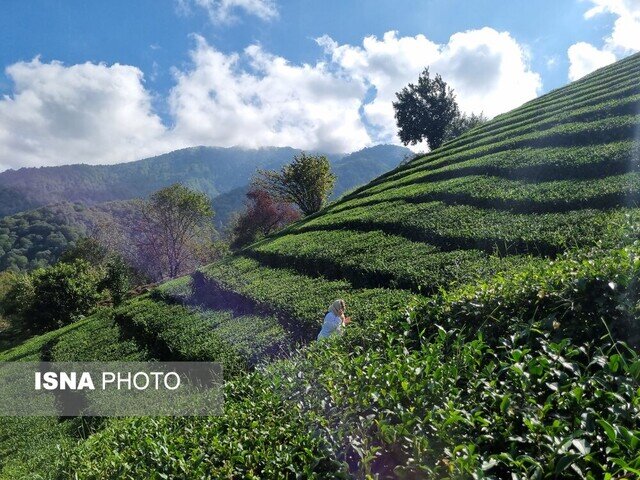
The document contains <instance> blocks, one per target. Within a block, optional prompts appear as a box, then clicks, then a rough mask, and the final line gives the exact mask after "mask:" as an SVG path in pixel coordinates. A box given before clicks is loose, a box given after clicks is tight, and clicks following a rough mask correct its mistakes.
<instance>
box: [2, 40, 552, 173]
mask: <svg viewBox="0 0 640 480" xmlns="http://www.w3.org/2000/svg"><path fill="white" fill-rule="evenodd" d="M194 39H195V46H194V48H193V49H192V51H191V52H190V56H191V57H190V58H191V61H190V62H189V64H188V65H186V66H184V67H181V68H180V69H177V68H175V69H174V71H173V74H174V78H175V84H174V86H173V88H172V89H171V91H170V93H169V95H168V98H166V99H164V101H166V106H167V108H166V110H167V112H168V114H167V119H166V123H167V124H164V123H163V121H162V120H161V119H160V118H159V116H158V115H157V114H156V113H155V112H154V111H153V108H152V103H151V97H152V95H151V93H150V92H149V91H147V90H146V89H145V86H144V78H143V74H142V72H141V71H140V70H139V69H138V68H136V67H133V66H126V65H119V64H115V65H111V66H107V65H105V64H92V63H85V64H80V65H71V66H66V65H63V64H62V63H60V62H55V61H53V62H51V63H43V62H41V61H40V59H38V58H36V59H34V60H32V61H30V62H19V63H16V64H14V65H12V66H10V67H9V68H8V69H7V75H8V77H9V78H10V79H11V80H12V81H13V83H14V89H13V92H12V93H11V95H10V96H5V97H4V98H0V169H4V168H9V167H18V166H29V165H59V164H67V163H80V162H84V163H116V162H123V161H129V160H134V159H137V158H142V157H145V156H150V155H154V154H158V153H162V152H166V151H169V150H171V149H176V148H182V147H187V146H195V145H216V146H235V145H237V146H242V147H247V148H255V147H262V146H291V147H296V148H302V149H305V150H318V151H324V152H349V151H354V150H358V149H360V148H363V147H366V146H370V145H372V144H376V143H386V142H393V143H399V140H398V138H397V136H396V125H395V119H394V112H393V106H392V101H393V100H394V99H395V92H397V91H399V90H400V89H401V88H402V87H404V86H405V85H407V84H408V83H409V82H415V81H416V80H417V78H418V75H419V73H420V72H421V71H422V70H423V69H424V68H425V67H430V68H431V71H432V73H434V74H435V73H440V74H442V76H443V77H444V78H445V80H446V81H447V82H448V83H450V84H451V85H452V87H453V88H455V90H456V94H457V98H458V102H459V104H460V106H461V109H462V110H463V111H465V112H469V113H470V112H475V113H479V112H481V111H482V112H484V113H485V114H486V115H489V116H492V115H495V114H497V113H501V112H504V111H507V110H509V109H511V108H513V107H516V106H517V105H519V104H521V103H523V102H525V101H527V100H529V99H531V98H533V97H535V96H536V94H537V93H538V92H539V90H540V88H541V81H540V76H539V75H538V74H537V73H535V72H532V71H531V69H530V67H529V60H528V56H527V53H526V50H525V48H523V47H522V46H521V45H519V44H518V43H517V42H516V40H515V39H513V37H511V36H510V35H509V34H508V33H506V32H497V31H495V30H493V29H490V28H484V29H481V30H473V31H468V32H462V33H457V34H455V35H453V36H452V37H451V38H450V39H449V41H448V42H447V43H446V44H437V43H435V42H433V41H431V40H429V39H428V38H426V37H425V36H424V35H416V36H408V37H401V36H399V35H398V34H397V33H396V32H387V33H385V34H384V35H383V36H382V38H377V37H375V36H369V37H366V38H364V39H363V41H362V44H360V45H351V44H342V45H341V44H339V43H338V42H336V41H335V40H333V39H332V38H330V37H327V36H324V37H322V38H319V39H317V43H318V44H319V45H320V46H321V47H322V48H323V50H324V55H322V52H321V51H319V52H318V54H319V59H318V60H317V61H315V62H312V63H303V64H294V63H291V62H289V61H288V60H287V59H286V58H284V57H281V56H278V55H274V54H272V53H270V52H268V51H266V50H265V49H264V48H263V47H261V46H260V45H257V44H254V45H250V46H248V47H247V48H246V49H244V50H243V51H240V52H230V53H225V52H222V51H220V50H218V49H216V48H215V46H212V45H210V44H209V43H207V42H206V41H205V40H204V39H203V38H202V37H199V36H194ZM151 74H153V72H151ZM168 125H170V126H168ZM421 147H423V146H418V148H421Z"/></svg>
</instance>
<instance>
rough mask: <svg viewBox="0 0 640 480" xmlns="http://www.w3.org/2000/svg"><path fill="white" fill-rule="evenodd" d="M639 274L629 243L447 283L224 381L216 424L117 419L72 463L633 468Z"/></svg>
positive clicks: (412, 472)
mask: <svg viewBox="0 0 640 480" xmlns="http://www.w3.org/2000/svg"><path fill="white" fill-rule="evenodd" d="M639 280H640V247H638V246H634V247H627V248H624V249H619V250H615V251H613V252H607V251H603V250H597V251H594V252H591V253H590V254H587V255H585V254H581V255H577V256H576V255H571V256H567V257H565V258H562V259H559V260H557V261H555V262H550V263H547V264H546V265H545V266H540V265H539V264H538V263H533V264H531V265H530V266H525V267H522V268H521V269H519V270H517V271H516V272H514V275H513V276H511V277H509V278H502V277H498V278H496V279H495V280H493V281H488V282H484V283H481V284H477V285H475V286H470V287H465V288H462V289H459V290H456V291H452V292H450V293H444V292H443V293H442V294H440V295H438V296H435V297H432V298H431V299H429V300H427V301H418V302H417V303H415V304H414V305H412V306H410V307H409V308H408V309H407V310H406V311H405V312H404V313H398V314H396V315H395V317H394V318H393V319H390V318H388V317H380V318H378V319H376V320H375V321H372V322H370V323H368V324H365V325H363V326H362V327H356V328H354V329H350V330H349V333H348V334H347V335H345V336H344V337H342V338H337V339H335V340H332V341H329V342H328V343H327V342H325V343H322V344H317V345H314V346H312V347H311V348H309V349H307V350H306V351H302V352H300V353H299V354H298V355H296V356H294V357H293V358H291V359H289V360H284V361H280V362H276V363H274V364H272V365H271V366H268V367H265V368H264V369H262V370H260V371H258V372H256V373H253V374H251V375H249V376H246V377H241V378H238V379H236V380H234V381H232V382H228V383H227V385H226V402H227V403H226V407H225V411H226V414H225V415H224V416H222V417H211V418H201V419H181V420H178V421H175V420H170V419H153V420H151V419H132V420H125V421H121V422H115V423H113V424H112V425H110V426H108V427H107V428H106V429H105V430H104V431H103V432H100V433H98V434H96V435H94V436H93V437H91V438H90V439H89V440H88V441H86V442H85V443H83V444H82V445H80V446H79V448H78V449H77V450H76V451H75V452H73V453H72V454H71V455H70V456H69V457H68V458H67V459H66V462H67V464H66V465H67V466H66V467H64V468H65V469H67V470H66V471H69V472H71V471H73V472H75V473H77V474H79V475H80V476H81V477H83V478H104V477H125V478H137V477H140V476H145V475H147V474H148V473H149V472H152V471H154V472H158V473H159V474H163V475H167V476H169V477H172V476H180V475H184V474H186V472H189V474H190V475H191V474H193V475H196V476H208V477H211V478H220V477H224V476H236V477H242V478H264V477H269V476H272V475H274V474H276V472H277V473H278V474H282V475H285V476H289V477H290V478H295V476H296V475H301V476H304V477H305V478H314V477H316V478H326V477H327V476H335V477H340V476H347V475H353V476H356V477H362V478H364V477H365V476H367V475H378V476H379V478H388V477H395V476H399V477H405V478H442V477H446V478H467V477H473V478H504V477H505V475H508V474H511V475H512V476H513V475H514V477H513V478H554V477H557V476H562V477H563V478H593V479H596V478H598V479H599V478H615V477H619V476H621V475H625V474H628V475H636V474H638V472H639V471H640V460H639V458H640V414H639V413H638V412H639V410H638V408H639V406H640V390H639V386H640V384H639V383H638V382H639V381H640V358H639V357H638V354H637V353H636V351H635V350H633V349H632V348H630V347H628V346H627V344H626V343H623V341H630V342H633V341H634V338H635V337H634V336H633V334H631V335H630V333H632V332H633V333H637V331H638V326H637V320H635V319H636V318H637V313H638V312H637V310H638V308H639V304H638V301H639V300H640V298H639V297H638V290H637V285H638V281H639ZM488 311H490V312H492V313H491V316H490V317H487V316H486V314H485V312H488ZM480 318H490V319H491V321H490V322H489V323H478V319H480ZM554 322H557V323H554ZM621 322H622V323H621ZM624 322H632V323H631V324H627V326H628V328H626V329H616V325H624V324H625V323H624ZM582 325H585V326H589V327H591V328H592V331H591V338H585V336H584V335H583V333H584V329H582V328H579V327H581V326H582ZM599 325H601V327H600V326H599ZM497 327H499V328H497ZM609 332H611V333H609ZM601 334H602V335H601ZM141 453H142V454H141Z"/></svg>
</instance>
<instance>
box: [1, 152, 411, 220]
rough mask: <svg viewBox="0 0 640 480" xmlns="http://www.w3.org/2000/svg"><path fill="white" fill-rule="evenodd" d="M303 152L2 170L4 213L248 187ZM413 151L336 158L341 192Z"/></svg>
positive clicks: (189, 155) (187, 155)
mask: <svg viewBox="0 0 640 480" xmlns="http://www.w3.org/2000/svg"><path fill="white" fill-rule="evenodd" d="M298 153H300V150H296V149H293V148H275V147H272V148H260V149H253V150H252V149H242V148H238V147H234V148H220V147H195V148H186V149H183V150H177V151H175V152H170V153H166V154H164V155H159V156H157V157H152V158H147V159H144V160H138V161H135V162H129V163H121V164H116V165H66V166H62V167H41V168H21V169H20V170H8V171H5V172H1V173H0V217H2V216H5V215H11V214H13V213H17V212H22V211H25V210H31V209H34V208H37V207H41V206H45V205H49V204H53V203H59V202H72V203H75V202H78V203H83V204H85V205H92V204H95V203H101V202H107V201H114V200H129V199H132V198H139V197H145V196H147V195H148V194H150V193H152V192H154V191H156V190H158V189H160V188H162V187H166V186H167V185H170V184H172V183H176V182H181V183H184V184H186V185H189V186H191V187H193V188H196V189H198V190H201V191H203V192H205V193H206V194H207V195H209V197H211V198H215V197H216V196H218V195H220V194H223V193H227V192H230V191H232V190H234V189H236V188H238V187H243V186H245V185H246V184H247V183H248V182H249V180H250V179H251V176H252V175H253V174H254V172H255V171H256V169H258V168H261V169H279V168H280V167H281V166H282V165H284V164H286V163H289V162H290V161H291V159H292V158H293V156H294V155H296V154H298ZM407 155H411V150H409V149H407V148H404V147H397V146H392V145H380V146H377V147H371V148H365V149H363V150H361V151H359V152H354V153H352V154H350V155H347V156H345V157H341V156H332V155H330V156H329V158H330V159H331V160H332V161H333V162H334V163H335V167H334V168H335V169H336V171H337V173H338V175H339V177H342V178H343V179H342V180H341V181H340V183H339V184H338V185H337V188H336V193H338V194H341V193H342V192H344V191H345V190H347V189H350V188H353V187H355V186H358V185H361V184H363V183H366V182H367V181H369V180H371V179H372V178H374V177H376V176H377V175H380V174H381V173H384V172H386V171H388V170H390V169H391V168H394V167H396V166H397V165H398V163H400V161H401V160H402V159H403V158H405V157H406V156H407Z"/></svg>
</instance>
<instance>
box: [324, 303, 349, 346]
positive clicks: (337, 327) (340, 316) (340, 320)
mask: <svg viewBox="0 0 640 480" xmlns="http://www.w3.org/2000/svg"><path fill="white" fill-rule="evenodd" d="M346 308H347V307H346V305H345V303H344V300H342V299H338V300H336V301H334V302H333V303H332V304H331V305H329V311H328V312H327V314H326V315H325V316H324V322H323V323H322V329H321V330H320V333H319V334H318V340H321V339H323V338H327V337H330V336H331V335H333V334H335V333H342V326H343V325H346V324H348V323H349V322H350V321H351V317H345V315H344V312H345V310H346Z"/></svg>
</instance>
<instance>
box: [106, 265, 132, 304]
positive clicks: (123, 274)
mask: <svg viewBox="0 0 640 480" xmlns="http://www.w3.org/2000/svg"><path fill="white" fill-rule="evenodd" d="M105 270H106V271H105V274H104V278H103V279H102V281H101V282H100V288H103V289H104V288H106V289H107V290H109V292H110V293H111V300H112V301H113V304H114V305H120V304H121V303H122V301H123V300H124V298H125V296H126V294H127V292H128V291H129V289H130V288H131V278H132V272H131V267H129V265H128V264H127V263H126V262H125V261H124V259H123V258H122V257H121V256H120V255H112V256H111V258H110V259H109V260H108V261H107V263H106V267H105Z"/></svg>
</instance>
